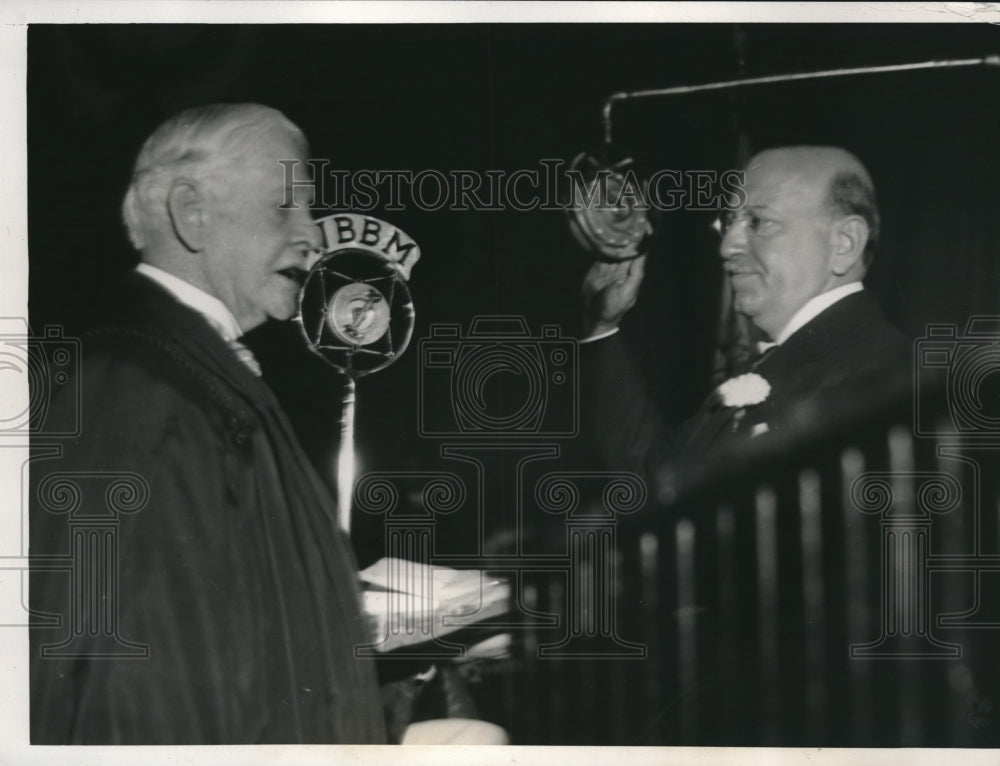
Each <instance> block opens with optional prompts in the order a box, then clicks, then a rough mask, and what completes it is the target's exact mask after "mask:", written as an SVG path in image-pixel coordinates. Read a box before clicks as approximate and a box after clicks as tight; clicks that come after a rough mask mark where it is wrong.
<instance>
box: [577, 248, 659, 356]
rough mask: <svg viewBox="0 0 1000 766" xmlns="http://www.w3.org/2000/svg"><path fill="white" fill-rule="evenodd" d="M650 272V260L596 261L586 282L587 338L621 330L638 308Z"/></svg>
mask: <svg viewBox="0 0 1000 766" xmlns="http://www.w3.org/2000/svg"><path fill="white" fill-rule="evenodd" d="M645 269H646V256H644V255H643V256H641V257H639V258H636V259H634V260H630V261H618V262H616V263H608V262H606V261H596V262H595V263H594V265H593V266H591V267H590V269H589V270H588V271H587V275H586V276H585V277H584V278H583V287H582V288H581V291H580V292H581V295H582V297H583V312H584V316H583V338H584V339H586V338H591V337H593V336H595V335H602V334H604V333H607V332H610V331H611V330H614V329H615V328H617V327H618V323H619V322H621V320H622V317H624V316H625V314H626V312H628V310H629V309H630V308H632V307H633V306H634V305H635V301H636V297H637V296H638V295H639V285H641V284H642V276H643V274H644V273H645Z"/></svg>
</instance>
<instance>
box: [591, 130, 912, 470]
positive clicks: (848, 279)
mask: <svg viewBox="0 0 1000 766" xmlns="http://www.w3.org/2000/svg"><path fill="white" fill-rule="evenodd" d="M745 171H746V181H745V187H744V189H745V192H746V202H745V204H744V205H743V207H741V208H740V209H739V210H736V211H732V212H727V213H726V214H725V215H724V217H723V219H722V221H721V232H722V235H723V239H722V244H721V247H720V254H721V256H722V260H723V266H724V268H725V270H726V272H727V273H728V275H729V277H730V280H731V282H732V287H733V294H734V299H735V308H736V310H737V311H739V312H741V313H742V314H744V315H746V316H747V317H749V319H750V320H751V321H752V322H753V323H754V325H756V327H757V328H758V329H759V330H760V331H761V332H762V333H763V334H764V335H765V336H767V338H769V339H770V340H769V342H767V343H765V344H764V345H766V346H768V347H769V349H768V350H767V351H765V352H764V354H763V355H762V356H761V357H760V358H759V359H758V360H757V362H756V363H755V364H754V366H753V368H752V369H749V370H747V371H746V375H744V376H739V377H737V378H735V379H731V380H729V381H727V382H726V383H724V384H723V385H722V386H720V387H719V389H718V390H717V391H715V392H713V393H712V395H711V396H709V398H708V399H707V400H706V401H705V403H704V404H703V405H702V406H701V408H700V409H699V410H698V412H696V413H695V414H694V415H693V416H692V417H691V418H690V419H688V420H687V421H686V422H685V423H683V424H682V425H681V426H680V427H679V428H677V429H668V428H665V427H664V426H663V422H662V420H661V418H660V416H659V413H658V412H657V411H656V408H655V406H654V405H653V404H652V402H650V400H649V399H647V398H646V396H645V395H644V392H643V391H642V388H641V385H640V384H639V383H638V381H637V379H636V376H635V375H634V373H633V371H632V369H631V365H630V363H629V360H628V359H627V356H626V354H625V352H624V349H623V347H622V345H621V343H620V341H619V339H618V338H617V329H618V324H619V322H620V321H621V319H622V317H623V316H624V315H625V313H626V312H627V311H628V310H629V309H630V308H631V307H632V306H633V305H634V303H635V300H636V296H637V294H638V288H639V285H640V283H641V281H642V277H643V267H644V262H643V259H642V258H640V259H637V260H634V261H629V262H620V263H603V262H602V263H596V264H594V266H593V267H592V268H591V269H590V271H589V272H588V274H587V276H586V277H585V280H584V285H583V295H584V299H585V303H586V307H587V314H586V323H587V327H586V330H587V333H586V336H585V338H584V344H585V345H584V352H583V357H584V365H585V370H586V372H585V374H584V376H583V381H584V383H583V385H584V387H585V395H586V397H587V399H589V401H590V402H591V404H590V406H588V408H587V410H586V411H587V412H588V413H589V414H590V417H591V418H592V423H591V431H592V433H594V434H595V436H596V438H597V442H598V445H599V449H600V452H601V454H602V455H603V456H604V458H605V460H606V461H607V462H609V463H611V464H613V465H615V466H617V467H624V468H628V469H630V470H635V471H639V472H641V473H644V474H645V475H646V476H649V477H656V476H657V475H658V473H659V469H660V468H661V467H662V466H663V465H664V464H665V463H669V462H670V461H676V460H678V459H679V458H684V459H694V460H699V459H701V458H702V457H704V456H706V455H708V454H710V453H713V452H716V451H717V450H718V449H719V448H720V447H722V446H725V445H733V444H734V443H737V442H739V441H744V442H745V441H746V440H748V439H751V438H761V437H765V435H768V436H767V437H765V438H772V437H773V434H774V433H776V432H786V433H788V432H794V431H796V430H797V429H806V428H810V427H815V426H816V424H817V423H818V422H819V421H821V420H823V421H825V422H828V421H830V420H837V419H840V420H846V419H848V418H851V417H854V416H855V415H856V413H857V412H858V411H859V410H860V409H862V408H863V407H864V406H869V405H871V404H872V403H873V402H874V401H875V400H876V399H878V398H880V397H879V393H878V392H880V391H882V392H884V393H885V396H887V397H891V396H893V395H898V394H899V393H900V391H901V390H902V389H903V388H904V387H905V385H906V384H907V382H908V377H907V376H908V371H909V364H908V354H909V343H908V342H907V340H906V338H905V337H904V336H903V335H902V334H901V333H900V332H899V331H898V330H896V329H895V328H893V327H892V326H891V325H889V324H888V323H887V322H886V321H885V320H884V319H883V318H882V316H881V314H880V313H879V310H878V308H877V306H876V304H875V302H874V301H873V299H872V298H871V297H870V296H869V295H868V293H866V292H865V291H864V289H863V286H862V283H861V281H862V279H863V277H864V276H865V273H866V271H867V269H868V266H869V264H870V263H871V260H872V257H873V254H874V248H875V244H876V242H877V240H878V234H879V226H880V222H879V214H878V209H877V207H876V202H875V190H874V186H873V184H872V181H871V178H870V176H869V174H868V172H867V170H866V169H865V168H864V166H863V165H862V164H861V163H860V161H859V160H858V159H857V158H856V157H854V156H853V155H852V154H850V153H849V152H847V151H845V150H843V149H839V148H835V147H819V146H796V147H785V148H779V149H772V150H769V151H764V152H761V153H760V154H758V155H757V156H755V157H754V158H753V159H752V160H751V161H750V162H749V164H748V165H747V167H746V169H745ZM588 387H589V390H586V389H588Z"/></svg>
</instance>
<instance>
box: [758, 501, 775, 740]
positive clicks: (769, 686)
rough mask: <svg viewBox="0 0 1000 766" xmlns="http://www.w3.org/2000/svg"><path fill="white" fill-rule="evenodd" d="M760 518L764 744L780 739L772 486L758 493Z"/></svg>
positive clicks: (759, 606) (759, 628) (759, 602)
mask: <svg viewBox="0 0 1000 766" xmlns="http://www.w3.org/2000/svg"><path fill="white" fill-rule="evenodd" d="M755 504H756V512H757V514H756V520H757V619H758V624H757V636H758V641H759V645H760V688H761V701H760V702H761V724H762V730H763V740H764V742H765V744H770V743H774V742H776V741H777V739H778V724H779V721H778V712H779V709H778V667H779V663H778V649H779V647H778V530H777V511H778V499H777V496H776V495H775V493H774V490H773V489H771V488H770V487H760V488H758V490H757V494H756V497H755Z"/></svg>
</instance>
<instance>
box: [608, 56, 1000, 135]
mask: <svg viewBox="0 0 1000 766" xmlns="http://www.w3.org/2000/svg"><path fill="white" fill-rule="evenodd" d="M971 66H992V67H1000V55H993V56H984V57H982V58H974V59H949V60H945V61H924V62H921V63H917V64H890V65H888V66H871V67H853V68H850V69H824V70H821V71H819V72H793V73H789V74H775V75H767V76H765V77H746V78H743V79H740V80H722V81H720V82H709V83H702V84H700V85H676V86H673V87H670V88H655V89H652V90H634V91H622V92H619V93H612V94H611V95H610V96H608V98H607V100H605V102H604V108H603V110H602V117H603V122H604V140H605V141H606V142H607V143H611V110H612V109H613V108H614V105H615V104H617V103H618V102H619V101H626V100H631V99H636V98H657V97H662V96H680V95H684V94H687V93H700V92H702V91H708V90H727V89H729V88H743V87H749V86H751V85H772V84H775V83H784V82H796V81H802V80H819V79H824V78H828V77H851V76H854V75H862V74H886V73H889V72H911V71H915V70H920V69H945V68H954V67H971Z"/></svg>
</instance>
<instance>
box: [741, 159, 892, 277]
mask: <svg viewBox="0 0 1000 766" xmlns="http://www.w3.org/2000/svg"><path fill="white" fill-rule="evenodd" d="M755 168H758V169H759V168H768V169H769V170H772V171H774V172H776V173H780V174H781V175H782V176H785V177H787V178H788V179H790V180H794V182H795V183H796V184H797V185H798V187H799V190H800V193H804V194H807V195H809V197H810V198H811V199H814V200H815V201H817V202H819V203H821V204H823V205H825V207H826V208H827V209H828V210H829V212H830V214H831V215H834V216H851V215H856V216H860V217H861V218H862V219H864V221H865V224H866V225H867V226H868V240H867V242H866V243H865V249H864V253H863V266H864V267H865V268H867V267H868V266H869V265H870V264H871V262H872V259H873V258H874V257H875V247H876V245H877V244H878V238H879V234H880V232H881V228H882V222H881V218H880V217H879V212H878V204H877V202H876V198H875V184H874V183H873V182H872V178H871V176H870V175H869V173H868V170H867V168H865V166H864V165H862V164H861V160H859V159H858V158H857V157H856V156H854V155H853V154H852V153H851V152H849V151H847V150H846V149H842V148H840V147H839V146H783V147H779V148H775V149H767V150H765V151H763V152H760V153H759V154H757V155H755V156H754V158H753V159H751V160H750V162H749V163H747V168H746V169H747V172H751V171H752V170H754V169H755Z"/></svg>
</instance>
